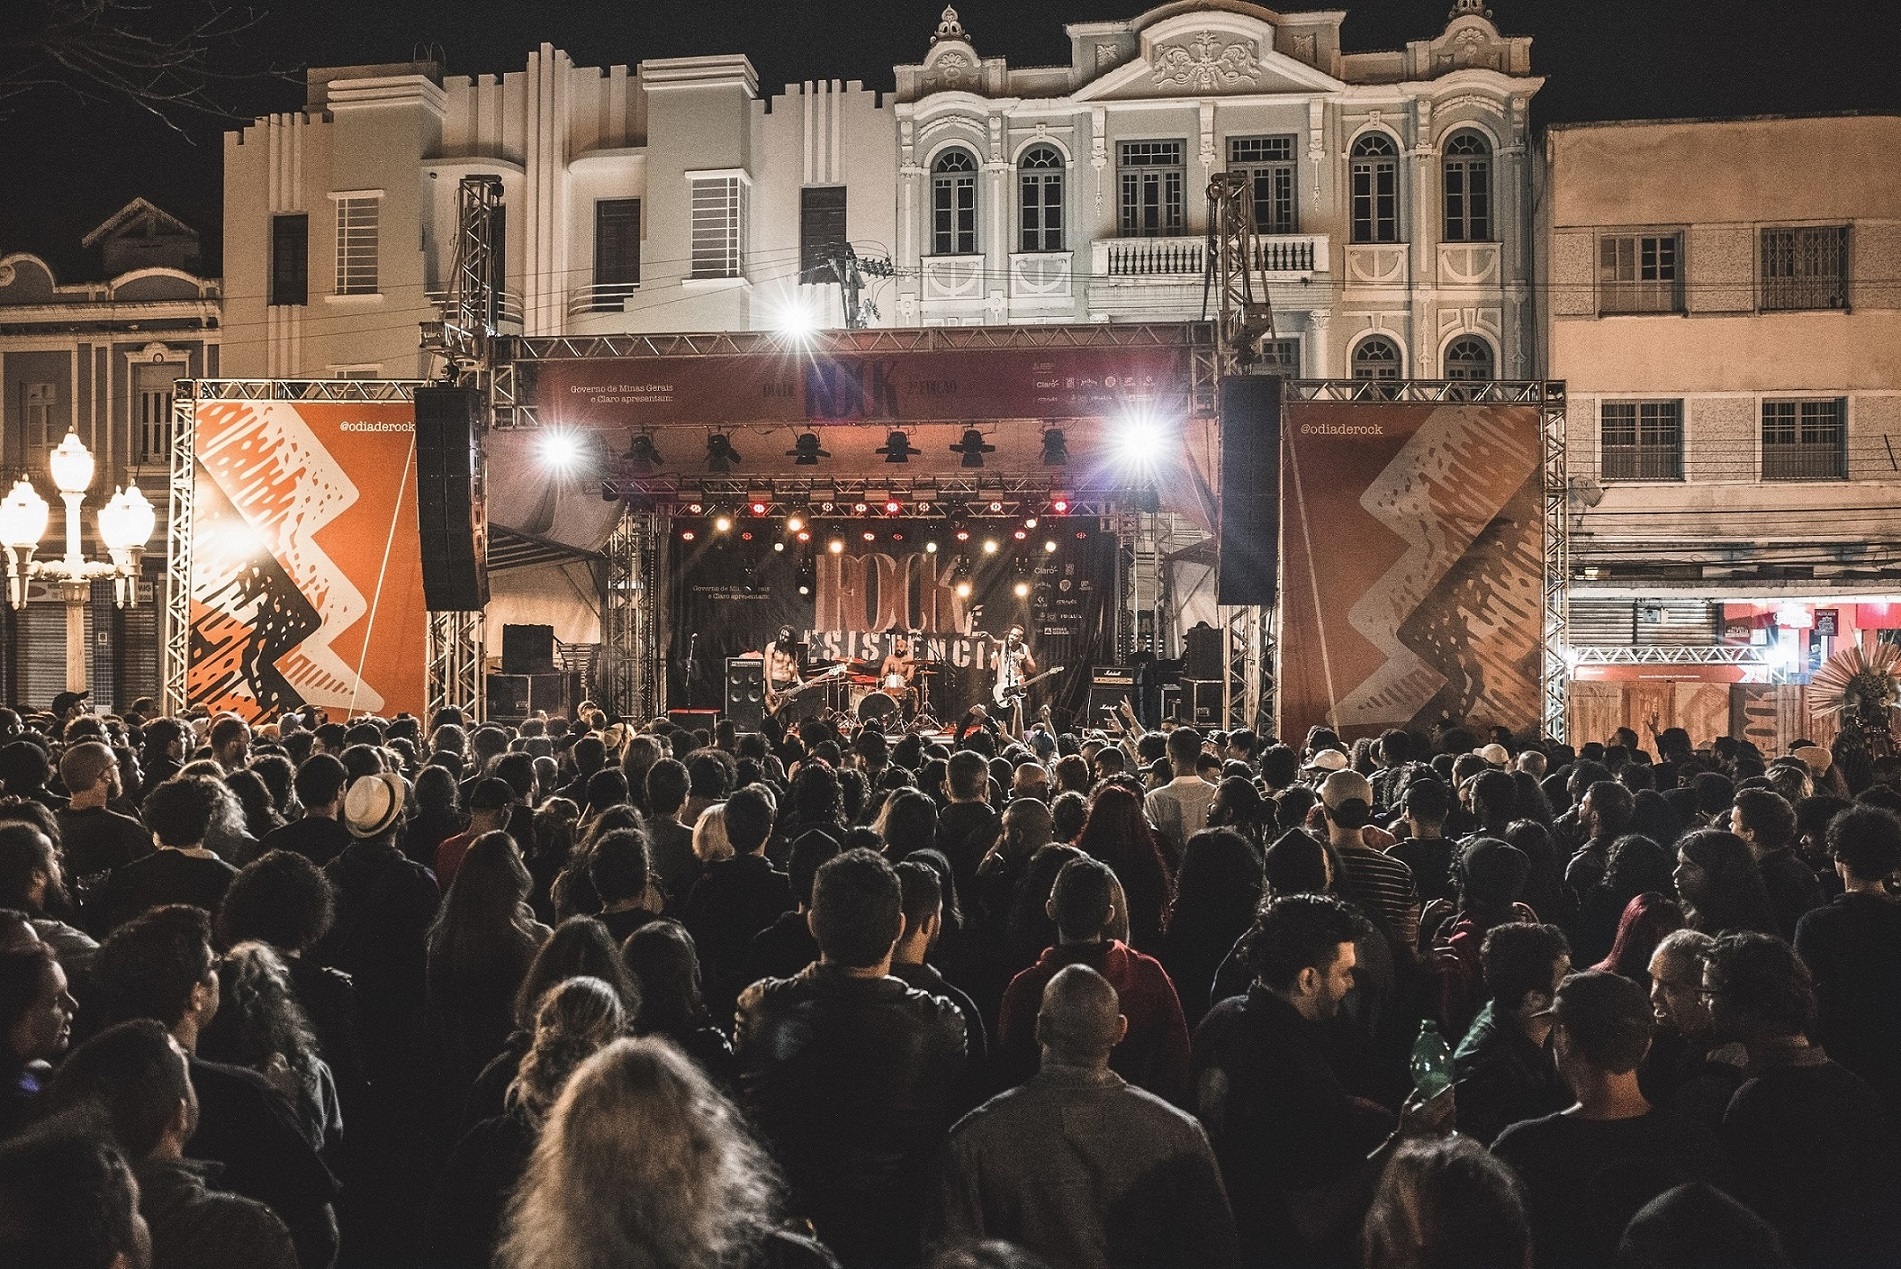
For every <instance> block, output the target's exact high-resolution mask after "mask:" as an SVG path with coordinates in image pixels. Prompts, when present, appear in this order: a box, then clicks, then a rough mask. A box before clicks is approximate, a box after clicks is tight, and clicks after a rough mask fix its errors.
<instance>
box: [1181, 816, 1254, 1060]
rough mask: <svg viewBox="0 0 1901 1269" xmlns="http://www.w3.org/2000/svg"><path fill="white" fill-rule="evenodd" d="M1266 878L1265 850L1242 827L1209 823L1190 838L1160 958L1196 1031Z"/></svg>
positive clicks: (1249, 920)
mask: <svg viewBox="0 0 1901 1269" xmlns="http://www.w3.org/2000/svg"><path fill="white" fill-rule="evenodd" d="M1263 884H1264V883H1263V878H1262V871H1261V856H1260V854H1258V853H1256V850H1255V848H1254V847H1253V846H1252V845H1251V844H1250V843H1249V841H1248V839H1247V838H1245V837H1243V836H1242V835H1241V834H1240V833H1239V832H1237V831H1235V830H1233V829H1223V828H1215V829H1204V830H1203V831H1201V832H1199V833H1196V834H1195V835H1194V836H1192V837H1190V838H1189V839H1188V844H1187V849H1186V850H1185V851H1184V852H1183V854H1182V866H1181V875H1180V876H1179V877H1178V878H1177V879H1176V892H1175V910H1174V913H1173V915H1172V916H1170V918H1169V923H1168V932H1167V933H1166V934H1164V935H1163V936H1162V946H1161V951H1160V954H1159V955H1158V956H1157V958H1156V959H1158V960H1160V961H1161V963H1162V968H1163V969H1165V970H1167V971H1168V977H1169V981H1170V982H1172V983H1173V984H1174V986H1175V993H1176V995H1177V996H1178V997H1179V998H1180V1000H1181V1006H1182V1017H1183V1020H1184V1021H1185V1022H1186V1023H1187V1025H1188V1028H1189V1029H1190V1030H1191V1031H1192V1030H1193V1029H1194V1027H1195V1026H1196V1024H1198V1023H1199V1022H1200V1021H1201V1020H1202V1018H1203V1017H1204V1016H1206V1014H1207V1012H1208V1010H1209V1009H1210V1008H1211V1007H1212V1006H1213V1004H1214V1000H1213V993H1214V982H1215V974H1216V973H1217V971H1219V970H1220V968H1221V962H1222V961H1224V960H1226V959H1227V956H1228V954H1229V952H1231V951H1232V950H1233V949H1234V944H1235V941H1236V940H1237V939H1239V938H1240V937H1241V936H1242V935H1243V934H1245V933H1247V931H1248V929H1249V927H1250V926H1252V925H1253V924H1254V913H1255V910H1256V909H1257V908H1259V906H1260V903H1261V890H1262V886H1263Z"/></svg>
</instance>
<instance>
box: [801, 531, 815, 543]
mask: <svg viewBox="0 0 1901 1269" xmlns="http://www.w3.org/2000/svg"><path fill="white" fill-rule="evenodd" d="M811 540H812V535H811V534H810V533H807V532H805V531H803V530H801V531H800V533H799V541H801V542H810V541H811Z"/></svg>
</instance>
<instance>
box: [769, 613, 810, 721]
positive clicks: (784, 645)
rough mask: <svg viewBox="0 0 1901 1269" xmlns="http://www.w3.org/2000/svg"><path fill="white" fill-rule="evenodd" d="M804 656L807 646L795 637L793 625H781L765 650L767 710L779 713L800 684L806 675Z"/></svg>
mask: <svg viewBox="0 0 1901 1269" xmlns="http://www.w3.org/2000/svg"><path fill="white" fill-rule="evenodd" d="M804 656H805V647H804V645H803V644H801V643H799V642H798V641H797V640H796V639H795V638H794V636H793V631H792V627H791V626H789V625H787V626H780V627H779V633H778V634H777V635H774V636H773V639H772V642H771V643H768V644H767V645H766V651H765V663H766V665H765V668H766V708H767V710H769V711H771V712H773V713H777V712H778V711H779V707H780V706H781V705H783V704H785V702H786V694H787V693H789V692H791V691H792V690H793V689H794V688H796V687H798V686H799V681H800V680H801V679H802V678H803V677H804V676H803V675H802V674H801V672H800V671H801V669H802V668H803V667H802V666H801V665H800V662H801V661H802V660H803V659H804Z"/></svg>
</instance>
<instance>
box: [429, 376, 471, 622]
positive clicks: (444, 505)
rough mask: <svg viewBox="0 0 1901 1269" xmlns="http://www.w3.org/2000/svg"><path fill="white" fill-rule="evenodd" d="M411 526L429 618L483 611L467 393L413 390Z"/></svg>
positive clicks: (461, 389) (469, 389) (431, 389)
mask: <svg viewBox="0 0 1901 1269" xmlns="http://www.w3.org/2000/svg"><path fill="white" fill-rule="evenodd" d="M415 405H416V522H417V528H418V530H419V531H420V533H421V537H422V593H423V601H424V602H425V603H426V604H427V605H428V607H429V610H430V611H431V612H475V611H478V610H480V609H483V608H486V607H488V541H487V539H488V529H487V519H488V518H487V514H486V510H485V508H484V507H483V499H482V478H481V476H480V475H479V465H478V463H477V461H476V447H477V443H478V441H479V440H480V437H481V420H482V397H481V394H480V393H478V392H477V391H476V390H475V389H473V388H447V387H424V388H417V389H416V401H415Z"/></svg>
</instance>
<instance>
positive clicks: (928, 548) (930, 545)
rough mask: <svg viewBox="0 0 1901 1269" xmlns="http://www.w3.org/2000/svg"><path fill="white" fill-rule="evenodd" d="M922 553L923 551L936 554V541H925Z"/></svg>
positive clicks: (927, 553)
mask: <svg viewBox="0 0 1901 1269" xmlns="http://www.w3.org/2000/svg"><path fill="white" fill-rule="evenodd" d="M924 553H925V554H926V555H936V554H937V543H935V542H926V543H925V544H924Z"/></svg>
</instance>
